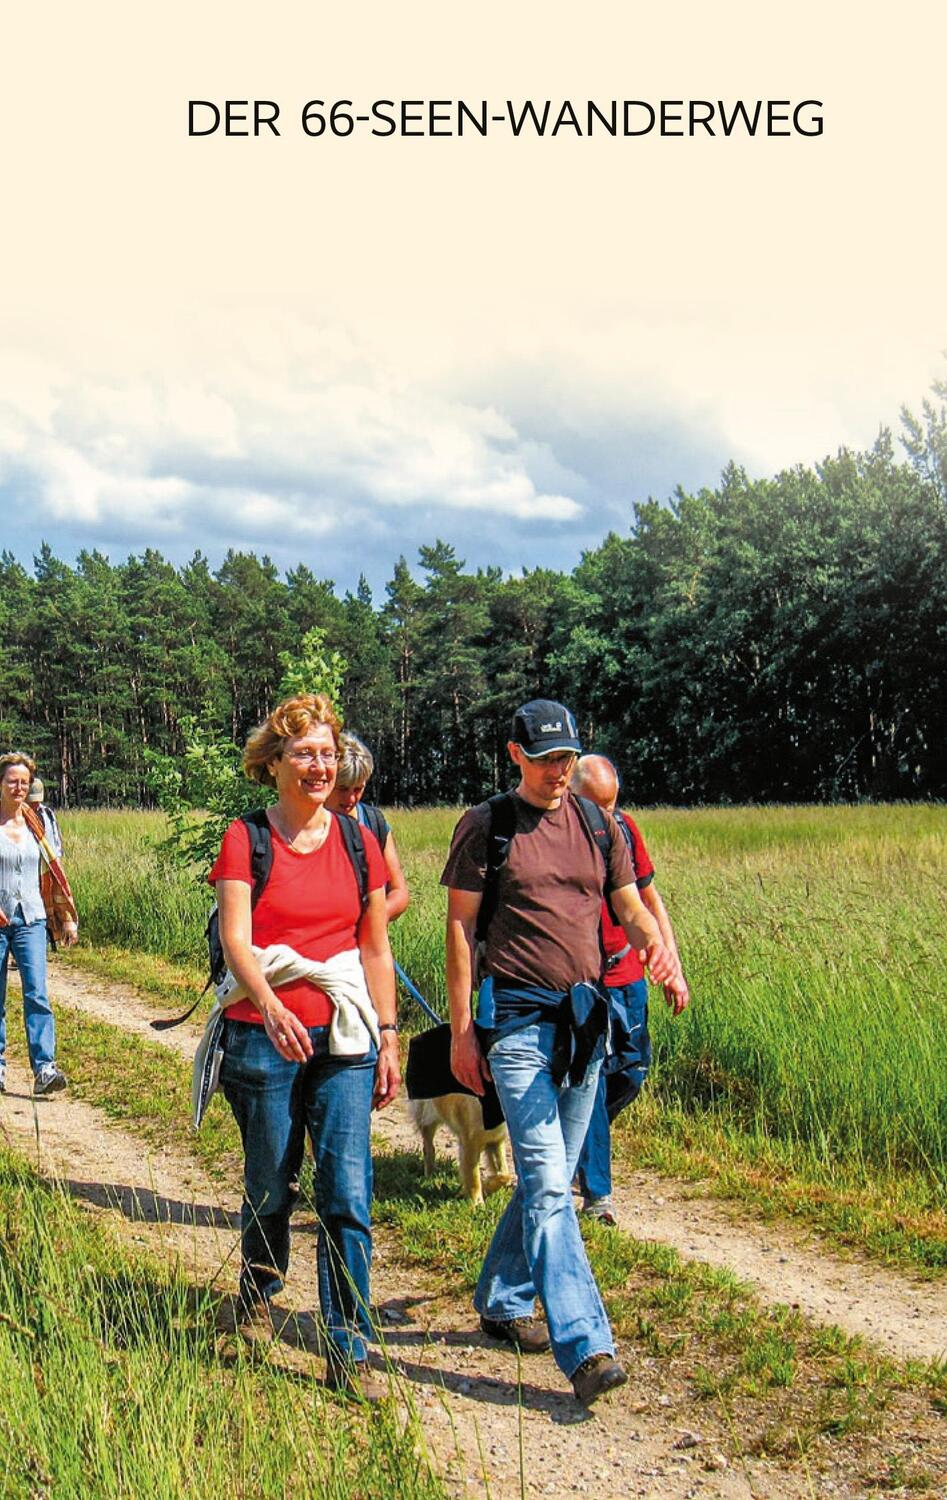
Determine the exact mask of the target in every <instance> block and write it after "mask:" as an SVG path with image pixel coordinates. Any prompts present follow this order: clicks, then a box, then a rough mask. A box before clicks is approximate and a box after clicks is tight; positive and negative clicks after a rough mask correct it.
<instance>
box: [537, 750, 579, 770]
mask: <svg viewBox="0 0 947 1500" xmlns="http://www.w3.org/2000/svg"><path fill="white" fill-rule="evenodd" d="M575 757H576V752H575V751H574V750H554V751H553V753H552V754H551V755H533V756H531V757H530V759H531V760H532V762H533V765H534V766H567V765H569V764H570V763H571V762H572V761H574V760H575Z"/></svg>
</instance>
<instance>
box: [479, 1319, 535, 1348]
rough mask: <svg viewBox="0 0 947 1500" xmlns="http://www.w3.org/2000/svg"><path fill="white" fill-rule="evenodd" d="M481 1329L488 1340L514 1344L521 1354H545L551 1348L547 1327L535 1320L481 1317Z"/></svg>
mask: <svg viewBox="0 0 947 1500" xmlns="http://www.w3.org/2000/svg"><path fill="white" fill-rule="evenodd" d="M480 1329H481V1332H482V1333H485V1334H486V1335H487V1337H488V1338H491V1339H500V1340H501V1341H502V1342H503V1343H504V1344H512V1345H513V1348H514V1349H518V1350H519V1351H520V1353H521V1354H545V1352H546V1350H547V1349H548V1348H549V1334H548V1333H547V1331H546V1327H545V1325H544V1324H543V1323H538V1322H537V1321H536V1319H535V1318H486V1317H481V1319H480Z"/></svg>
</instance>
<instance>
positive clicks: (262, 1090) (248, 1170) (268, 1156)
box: [220, 1021, 377, 1360]
mask: <svg viewBox="0 0 947 1500" xmlns="http://www.w3.org/2000/svg"><path fill="white" fill-rule="evenodd" d="M309 1036H310V1039H311V1041H312V1046H313V1055H312V1057H311V1058H310V1059H309V1061H308V1062H307V1063H295V1062H287V1061H286V1059H285V1058H282V1057H281V1056H280V1055H279V1053H278V1052H277V1050H276V1048H275V1047H274V1046H273V1044H272V1042H271V1041H270V1039H269V1037H268V1036H267V1035H266V1032H265V1031H264V1029H263V1027H262V1026H260V1025H257V1024H256V1023H255V1022H252V1021H228V1022H227V1024H226V1026H225V1029H224V1061H223V1065H222V1067H221V1073H220V1079H221V1086H222V1088H223V1092H224V1095H225V1097H226V1099H227V1102H228V1104H229V1105H230V1107H231V1109H232V1110H233V1112H234V1115H235V1117H236V1120H237V1124H238V1125H239V1127H240V1134H241V1137H242V1139H243V1150H244V1200H243V1209H242V1212H241V1227H242V1256H241V1262H242V1263H241V1273H240V1295H241V1300H242V1301H243V1303H244V1305H245V1306H247V1307H251V1306H253V1305H254V1304H255V1303H259V1302H261V1301H266V1300H268V1299H269V1298H271V1297H272V1296H274V1295H275V1294H276V1293H277V1292H278V1291H279V1290H280V1289H281V1287H282V1285H283V1278H284V1276H285V1274H286V1269H287V1266H288V1265H289V1240H290V1233H289V1220H290V1215H291V1213H292V1210H293V1207H294V1205H295V1203H296V1199H297V1197H298V1186H297V1178H298V1174H299V1169H300V1167H301V1165H302V1159H303V1153H304V1150H305V1138H306V1136H307V1135H308V1136H309V1140H310V1141H311V1143H312V1153H313V1159H314V1161H315V1167H316V1171H315V1194H316V1212H317V1215H318V1219H319V1228H318V1234H317V1241H316V1259H317V1270H318V1280H319V1305H320V1307H321V1309H322V1317H323V1321H324V1324H325V1331H326V1336H327V1338H328V1339H329V1340H330V1342H331V1343H332V1344H333V1345H334V1346H335V1348H336V1350H337V1351H338V1353H339V1354H340V1355H341V1356H342V1357H343V1358H344V1359H346V1360H363V1359H365V1357H366V1352H367V1351H366V1347H365V1340H366V1338H369V1337H371V1332H372V1330H371V1323H370V1320H369V1276H370V1272H371V1257H372V1235H371V1200H372V1158H371V1143H370V1136H371V1108H372V1089H373V1086H374V1079H375V1063H376V1060H377V1053H376V1050H375V1048H374V1046H373V1047H372V1048H371V1049H370V1051H369V1052H367V1053H364V1054H363V1055H361V1056H359V1057H354V1058H352V1057H333V1056H331V1055H330V1054H329V1028H328V1027H327V1026H314V1027H312V1028H311V1029H310V1031H309Z"/></svg>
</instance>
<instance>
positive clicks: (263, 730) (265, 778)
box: [243, 693, 342, 786]
mask: <svg viewBox="0 0 947 1500" xmlns="http://www.w3.org/2000/svg"><path fill="white" fill-rule="evenodd" d="M314 724H328V726H329V728H330V729H331V730H332V738H333V740H334V741H335V748H336V750H338V748H339V735H340V734H341V733H342V725H341V723H340V721H339V717H338V715H337V713H336V711H335V709H334V708H333V707H332V704H331V703H330V702H329V699H328V698H326V697H325V695H324V694H322V693H301V694H300V695H299V697H297V698H287V700H286V702H285V703H278V704H277V705H276V707H275V708H274V710H273V712H272V713H271V714H270V715H269V717H268V718H267V719H266V720H265V721H264V723H262V724H258V725H257V727H256V729H254V730H253V732H252V733H251V735H250V737H249V739H248V740H247V743H246V745H245V747H244V751H243V769H244V771H245V773H246V774H247V776H249V778H250V780H251V781H258V782H259V783H260V785H261V786H275V785H276V781H275V779H274V777H273V773H272V772H271V771H270V769H269V762H270V761H271V760H276V759H277V758H278V757H279V756H280V755H282V753H283V747H284V745H285V744H286V741H287V740H293V739H296V738H297V736H298V735H301V734H306V732H307V731H308V730H310V729H311V728H312V727H313V725H314Z"/></svg>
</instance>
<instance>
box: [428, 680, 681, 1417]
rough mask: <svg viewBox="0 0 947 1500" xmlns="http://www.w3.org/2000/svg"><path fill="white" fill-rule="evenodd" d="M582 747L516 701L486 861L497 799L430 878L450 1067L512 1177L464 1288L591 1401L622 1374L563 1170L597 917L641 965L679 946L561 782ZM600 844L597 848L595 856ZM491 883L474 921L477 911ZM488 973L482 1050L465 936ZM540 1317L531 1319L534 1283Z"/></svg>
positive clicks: (583, 1073) (593, 1009) (579, 1106)
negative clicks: (434, 885) (506, 813)
mask: <svg viewBox="0 0 947 1500" xmlns="http://www.w3.org/2000/svg"><path fill="white" fill-rule="evenodd" d="M580 750H581V743H580V740H579V736H578V732H577V728H576V723H575V719H574V718H573V716H572V714H571V713H570V711H569V710H568V709H567V708H566V707H565V706H564V705H563V704H561V703H557V702H554V701H552V700H550V699H534V700H533V701H531V702H529V703H526V704H524V705H523V706H522V707H521V708H518V709H517V710H516V713H515V714H514V715H513V726H512V735H511V738H510V741H509V745H508V752H509V756H510V759H511V761H512V762H513V765H514V767H515V768H516V770H517V772H518V774H519V781H518V784H517V786H516V788H515V792H514V793H513V795H512V798H511V799H510V800H511V801H512V804H513V813H514V816H515V823H514V826H513V829H512V836H511V837H510V838H509V839H508V841H507V843H506V848H505V851H504V857H503V859H502V863H501V864H500V866H499V869H497V865H496V851H495V849H494V848H493V847H492V844H493V843H495V835H494V833H493V832H492V830H493V828H494V826H495V825H494V809H493V806H492V805H491V803H490V802H484V803H481V804H480V806H478V807H474V808H471V809H470V811H468V812H467V813H465V814H464V816H463V817H462V818H461V820H460V822H459V823H458V825H457V827H456V829H455V831H454V836H453V841H452V843H451V849H450V854H449V856H448V859H447V864H446V866H445V868H444V872H443V874H442V876H441V884H442V885H445V886H446V887H447V892H448V915H447V992H448V999H449V1002H450V1012H451V1031H452V1048H451V1068H452V1071H453V1074H454V1077H455V1078H456V1079H457V1081H458V1082H459V1083H460V1084H461V1085H462V1086H463V1087H464V1088H467V1089H469V1090H470V1091H472V1092H473V1093H475V1094H478V1095H482V1094H483V1093H484V1085H485V1083H486V1081H488V1080H489V1079H490V1077H491V1076H492V1078H493V1082H494V1084H495V1085H496V1090H497V1094H498V1095H499V1100H500V1104H501V1107H502V1109H503V1113H504V1116H505V1118H506V1123H507V1126H508V1128H509V1132H510V1141H511V1144H512V1147H513V1155H514V1157H515V1160H516V1170H517V1178H518V1183H517V1187H516V1189H515V1191H514V1193H513V1196H512V1197H511V1199H510V1202H509V1204H508V1205H507V1208H506V1210H505V1212H504V1214H503V1216H502V1218H501V1219H500V1222H499V1225H498V1226H497V1230H496V1233H495V1234H494V1236H493V1239H492V1241H491V1243H490V1247H489V1249H488V1250H487V1254H486V1258H485V1260H484V1263H483V1268H482V1270H481V1273H480V1278H479V1281H478V1283H477V1288H476V1292H475V1294H474V1307H475V1308H476V1310H477V1312H478V1313H479V1314H480V1327H481V1330H482V1331H483V1332H484V1333H485V1334H487V1335H488V1336H489V1337H492V1338H495V1339H498V1340H501V1341H503V1342H505V1343H507V1344H510V1345H512V1346H514V1347H515V1348H516V1349H517V1350H519V1351H520V1352H521V1353H524V1354H532V1353H540V1352H542V1351H543V1350H545V1349H547V1348H549V1347H551V1349H552V1353H553V1357H554V1358H555V1360H556V1363H557V1364H558V1366H559V1368H560V1369H561V1370H562V1372H563V1374H564V1375H565V1376H566V1377H567V1378H568V1379H569V1380H571V1382H572V1387H573V1391H574V1393H575V1395H576V1398H577V1399H578V1400H579V1401H580V1402H582V1403H583V1404H584V1405H590V1404H591V1403H592V1402H593V1401H595V1400H596V1399H597V1398H598V1397H599V1396H601V1395H603V1394H604V1393H605V1392H606V1391H608V1390H611V1389H613V1388H614V1387H616V1386H619V1385H622V1384H623V1383H624V1382H625V1380H626V1379H627V1375H626V1372H625V1370H624V1368H623V1367H622V1365H621V1364H620V1363H619V1361H618V1360H617V1359H616V1357H615V1344H614V1340H613V1338H612V1333H611V1328H610V1326H609V1322H608V1318H607V1315H606V1313H605V1309H604V1307H603V1305H602V1299H601V1296H600V1294H599V1290H598V1287H597V1285H596V1283H595V1278H594V1276H593V1275H592V1270H591V1267H590V1265H589V1262H588V1257H587V1255H586V1252H585V1247H584V1245H583V1242H582V1235H581V1233H580V1230H579V1223H578V1219H577V1217H576V1212H575V1207H574V1205H573V1201H572V1177H573V1174H574V1172H575V1168H576V1163H577V1160H578V1157H579V1152H580V1150H581V1148H582V1144H583V1141H584V1139H585V1135H586V1132H587V1129H588V1123H589V1118H590V1115H591V1111H592V1106H593V1103H594V1101H595V1097H596V1091H597V1087H598V1078H599V1071H600V1069H601V1066H602V1058H603V1054H604V1043H605V1033H606V1029H607V1025H608V999H607V994H606V992H605V989H604V986H603V985H602V983H601V974H602V966H603V959H602V951H601V946H600V941H599V921H600V916H601V908H602V899H603V895H604V894H605V893H606V892H607V894H608V896H609V899H610V901H611V903H612V907H613V909H614V911H615V914H616V918H617V919H618V921H619V922H620V923H621V925H622V926H623V928H624V930H625V932H626V934H627V937H628V941H629V942H630V943H633V944H634V946H635V948H636V949H638V950H645V965H646V968H647V969H648V970H649V972H650V974H651V977H652V979H653V980H654V981H655V982H656V983H658V984H664V985H668V986H670V987H672V989H673V987H674V986H682V985H683V982H684V981H683V977H682V976H681V974H680V966H679V964H678V963H677V960H676V957H675V955H674V954H672V953H671V952H670V951H669V949H668V948H667V946H666V944H665V942H664V940H663V939H662V936H661V933H660V930H659V928H658V924H657V923H656V921H655V920H654V918H653V916H651V914H650V913H649V912H648V911H647V910H646V909H645V907H644V905H643V903H642V900H641V897H640V895H639V894H638V890H637V887H636V885H635V872H634V869H633V868H632V863H631V859H630V856H629V853H628V848H627V845H626V843H625V841H624V839H623V838H622V836H621V834H620V832H619V830H618V828H617V826H616V825H615V823H614V819H613V818H612V817H611V814H609V813H607V812H602V813H601V815H600V818H601V821H600V822H599V823H598V824H597V827H598V829H599V831H600V832H601V833H602V835H603V838H602V840H601V841H597V839H596V836H595V833H594V827H595V826H596V825H593V823H592V822H591V821H590V815H589V813H588V812H587V811H586V810H583V807H582V806H580V805H579V803H578V802H577V800H576V798H575V797H574V796H573V794H572V792H571V790H570V787H569V782H570V778H571V776H572V772H573V770H574V767H575V763H576V758H577V756H578V754H579V751H580ZM603 856H604V857H603ZM485 892H489V904H490V906H492V907H493V911H492V915H491V916H490V920H489V925H488V926H487V928H486V932H485V934H484V933H483V931H482V924H480V923H478V918H479V916H480V908H481V903H482V902H483V901H484V897H485ZM478 929H479V941H480V943H481V950H482V951H481V953H480V954H478V959H479V965H478V966H479V969H480V972H481V974H485V975H486V976H488V977H489V978H490V979H492V982H493V1007H494V1014H493V1024H492V1028H491V1030H490V1031H489V1033H488V1034H487V1037H486V1055H485V1052H484V1049H483V1047H482V1046H481V1043H480V1041H479V1039H478V1036H477V1032H476V1031H475V1029H474V1025H473V1017H472V1006H471V989H472V981H473V971H474V963H473V957H474V948H475V944H476V943H477V941H478ZM537 1296H538V1297H539V1300H540V1302H541V1303H542V1306H543V1310H544V1312H545V1315H546V1327H545V1328H544V1327H543V1326H542V1324H537V1323H536V1322H535V1321H534V1319H533V1313H534V1311H535V1308H534V1303H535V1298H536V1297H537Z"/></svg>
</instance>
